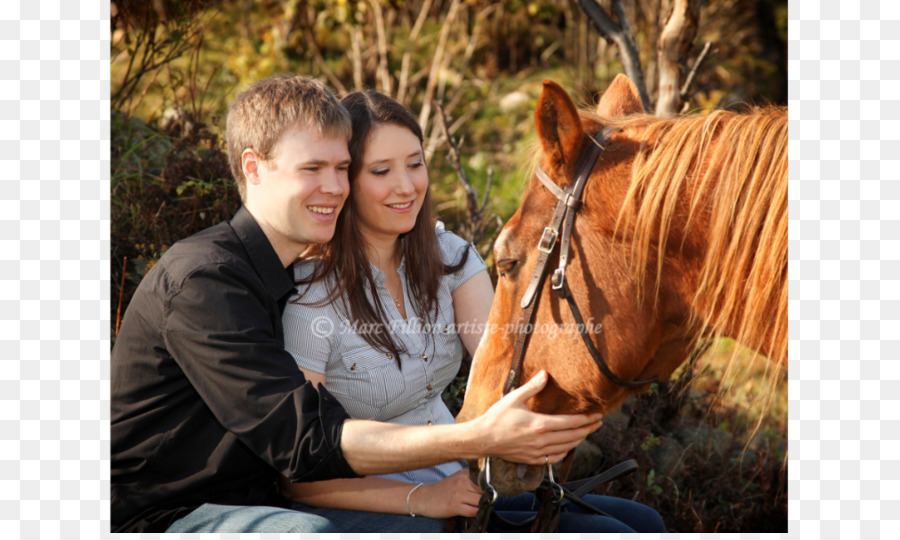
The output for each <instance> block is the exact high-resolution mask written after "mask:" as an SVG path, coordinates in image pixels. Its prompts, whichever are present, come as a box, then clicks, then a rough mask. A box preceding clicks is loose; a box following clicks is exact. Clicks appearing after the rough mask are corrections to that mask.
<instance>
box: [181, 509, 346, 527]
mask: <svg viewBox="0 0 900 540" xmlns="http://www.w3.org/2000/svg"><path fill="white" fill-rule="evenodd" d="M166 532H167V533H182V532H185V533H195V532H217V533H241V532H253V533H288V532H293V533H333V532H340V531H339V530H338V528H337V527H335V526H334V525H333V524H332V523H331V522H330V521H328V520H327V519H325V518H323V517H321V516H317V515H314V514H304V513H302V512H298V511H296V510H291V509H288V508H276V507H272V506H226V505H222V504H204V505H203V506H200V507H198V508H197V509H195V510H194V511H193V512H191V513H190V514H188V515H186V516H184V517H183V518H181V519H179V520H178V521H176V522H175V523H173V524H172V525H171V526H169V528H168V529H166Z"/></svg>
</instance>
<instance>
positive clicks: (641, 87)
mask: <svg viewBox="0 0 900 540" xmlns="http://www.w3.org/2000/svg"><path fill="white" fill-rule="evenodd" d="M578 5H579V6H581V9H582V11H584V13H585V14H586V15H587V16H588V18H590V20H591V22H592V23H593V24H594V28H596V29H597V31H598V32H600V34H601V35H602V36H603V37H604V38H605V39H606V41H607V43H615V44H616V47H618V49H619V59H620V60H621V61H622V67H623V69H625V75H627V76H628V78H629V79H631V82H633V83H634V85H635V86H637V89H638V93H639V94H640V96H641V103H642V104H643V106H644V110H646V111H649V110H650V95H649V94H648V93H647V83H646V82H645V81H644V70H643V69H642V68H641V57H640V54H639V53H638V50H637V45H636V44H635V42H634V35H633V34H632V32H631V23H629V22H628V17H627V16H626V15H625V8H624V7H623V6H622V1H621V0H613V4H612V7H613V12H614V13H615V14H616V18H618V19H619V22H618V24H616V23H615V22H614V21H613V20H612V19H611V18H610V17H609V15H608V14H607V13H606V10H604V9H603V8H602V7H601V6H600V5H599V4H598V3H597V2H596V0H578Z"/></svg>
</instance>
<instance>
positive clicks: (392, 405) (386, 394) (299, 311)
mask: <svg viewBox="0 0 900 540" xmlns="http://www.w3.org/2000/svg"><path fill="white" fill-rule="evenodd" d="M435 232H436V234H437V236H438V243H439V245H440V248H441V255H442V257H443V260H444V263H445V264H454V263H457V262H458V261H459V260H460V257H461V256H462V253H463V251H464V250H466V249H468V250H470V254H469V258H468V261H467V262H466V264H465V266H464V267H463V268H461V269H460V270H459V271H458V272H456V273H454V274H449V275H445V276H443V277H442V278H441V283H440V286H439V288H438V299H437V300H438V316H437V319H436V321H435V322H434V324H432V325H427V324H426V323H425V322H424V321H423V319H422V318H421V317H420V314H418V313H417V312H416V305H415V303H414V302H412V301H411V300H410V297H409V290H408V287H407V279H408V275H407V272H408V269H407V268H406V267H405V265H404V263H403V262H401V264H400V268H399V271H398V273H399V275H400V281H401V283H402V286H403V294H404V304H405V306H406V314H407V318H406V319H404V318H403V317H402V316H401V315H400V312H399V311H398V309H397V308H396V306H395V304H394V301H393V299H392V297H391V294H390V292H389V291H388V289H387V287H385V285H384V274H383V273H382V272H381V270H379V269H378V268H376V267H375V266H374V265H372V266H371V270H372V274H373V276H374V278H375V283H376V287H375V288H376V290H375V292H374V294H377V295H378V297H379V299H380V301H381V304H382V305H383V306H384V308H385V310H386V312H387V314H388V317H389V319H390V320H389V321H387V330H389V331H391V332H392V333H393V335H392V338H393V339H394V340H395V342H398V343H402V345H403V347H404V348H405V350H406V351H407V353H406V354H403V355H402V356H401V358H400V362H399V365H398V362H397V360H396V359H395V358H393V356H392V355H390V354H388V353H385V352H382V351H379V350H377V349H374V348H373V347H372V346H371V345H369V344H368V343H366V341H365V339H364V338H363V337H362V335H361V334H363V333H364V332H366V331H371V330H372V329H367V328H363V327H361V326H360V325H354V324H353V323H352V322H351V321H349V320H348V319H347V317H346V316H345V315H344V313H343V310H342V309H341V308H340V307H339V306H341V305H342V300H341V299H338V300H336V301H335V302H333V303H332V304H329V305H325V306H322V307H316V306H310V305H303V304H299V305H298V304H296V303H292V302H293V300H295V299H296V298H297V297H294V298H292V301H291V302H289V303H288V304H287V307H286V308H285V310H284V316H283V323H284V333H285V348H286V349H287V350H288V352H289V353H291V355H292V356H293V357H294V360H296V362H297V365H298V366H300V367H302V368H304V369H308V370H310V371H313V372H315V373H321V374H324V375H325V380H326V385H327V386H328V390H329V391H330V392H331V393H332V394H333V395H334V396H335V397H336V398H337V399H338V400H339V401H340V402H341V404H342V405H343V406H344V408H345V409H346V410H347V412H348V414H349V415H350V416H351V417H352V418H359V419H369V420H378V421H381V422H392V423H395V424H404V425H423V424H449V423H452V422H453V415H452V414H451V413H450V411H449V410H448V409H447V406H446V405H445V404H444V402H443V400H442V399H441V393H442V392H443V390H444V389H445V388H446V387H447V385H448V384H450V382H451V381H452V380H453V378H454V377H455V376H456V373H457V372H458V371H459V366H460V362H461V361H462V356H463V345H462V341H461V340H460V338H459V335H458V334H457V333H456V329H455V316H454V311H453V297H452V293H453V291H455V290H456V288H457V287H459V286H460V285H462V284H463V283H464V282H465V281H466V280H468V279H469V278H470V277H472V276H474V275H475V274H477V273H478V272H480V271H482V270H484V269H485V264H484V261H483V260H482V259H481V257H480V256H479V255H478V253H477V252H476V251H475V249H474V248H473V247H472V246H471V244H468V243H467V242H465V241H464V240H463V239H461V238H460V237H458V236H456V235H455V234H453V233H451V232H447V231H445V230H444V229H443V225H442V224H441V223H438V225H437V227H436V228H435ZM370 264H371V263H370ZM311 270H312V263H311V262H306V263H303V262H298V263H296V264H295V265H294V272H295V276H296V277H297V278H298V279H299V278H302V277H304V276H307V275H309V272H311ZM334 287H335V282H334V278H333V277H326V279H324V280H321V281H318V282H316V283H313V284H312V285H311V286H310V287H309V288H307V289H305V290H301V291H300V298H301V300H300V301H301V302H303V303H304V304H308V303H314V302H317V301H319V300H322V299H324V298H327V297H328V295H329V293H330V292H331V291H333V290H334ZM365 287H366V293H367V295H369V298H370V299H371V298H372V294H373V292H372V291H371V290H370V288H369V287H368V285H366V286H365ZM462 467H463V464H462V463H461V462H450V463H444V464H441V465H437V466H434V467H427V468H424V469H418V470H414V471H406V472H402V473H395V474H389V475H384V477H385V478H391V479H394V480H401V481H403V482H410V483H419V482H424V483H433V482H437V481H439V480H441V479H442V478H444V477H446V476H449V475H451V474H453V473H454V472H456V471H458V470H459V469H461V468H462Z"/></svg>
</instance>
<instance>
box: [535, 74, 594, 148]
mask: <svg viewBox="0 0 900 540" xmlns="http://www.w3.org/2000/svg"><path fill="white" fill-rule="evenodd" d="M534 125H535V127H536V128H537V134H538V138H539V139H540V141H541V147H542V148H543V150H544V155H546V156H547V157H549V158H550V159H551V160H553V162H554V163H555V164H562V163H574V162H575V160H576V159H577V158H578V153H579V152H580V151H581V145H582V143H583V142H584V130H583V129H582V127H581V117H580V116H579V115H578V110H577V109H576V108H575V104H574V103H572V99H571V98H570V97H569V94H567V93H566V91H565V90H563V89H562V87H561V86H559V85H558V84H556V83H555V82H553V81H550V80H545V81H544V89H543V90H542V91H541V96H540V97H539V98H538V101H537V109H536V110H535V112H534Z"/></svg>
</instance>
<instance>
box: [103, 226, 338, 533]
mask: <svg viewBox="0 0 900 540" xmlns="http://www.w3.org/2000/svg"><path fill="white" fill-rule="evenodd" d="M291 292H293V282H292V280H291V277H290V276H289V274H288V272H287V271H286V270H285V268H284V266H283V265H282V264H281V262H280V260H279V259H278V255H277V254H276V253H275V250H274V249H273V248H272V245H271V244H270V243H269V241H268V239H267V238H266V236H265V234H263V232H262V230H261V229H260V227H259V225H258V224H257V223H256V221H255V220H254V219H253V216H251V215H250V213H249V212H248V211H247V210H246V209H245V208H241V209H240V210H239V211H238V213H237V214H236V215H235V216H234V218H233V219H232V220H231V221H230V222H227V223H224V222H223V223H220V224H219V225H216V226H214V227H210V228H209V229H206V230H204V231H202V232H200V233H198V234H196V235H194V236H191V237H190V238H187V239H185V240H182V241H180V242H177V243H175V245H173V246H172V247H171V249H169V250H168V251H167V252H166V253H165V255H163V257H162V258H161V259H160V260H159V262H158V263H157V264H156V265H155V266H154V267H153V268H152V269H151V270H150V271H149V272H148V273H147V276H146V277H145V278H144V279H143V281H141V284H140V286H139V287H138V289H137V291H136V292H135V295H134V298H133V299H132V301H131V303H130V305H129V306H128V310H127V311H126V313H125V317H124V318H123V320H122V326H121V328H120V331H119V335H118V337H117V339H116V344H115V347H114V348H113V351H112V363H111V365H112V368H111V404H112V410H111V421H112V427H111V439H112V440H111V462H112V464H111V469H112V470H111V504H112V516H111V517H112V520H111V521H112V523H111V528H112V532H139V531H150V532H162V531H165V530H166V529H167V528H168V527H169V526H170V525H171V524H172V522H174V521H175V520H177V519H179V518H181V517H183V516H184V515H186V514H187V513H189V512H191V511H192V510H194V509H195V508H197V507H198V506H200V505H201V504H203V503H216V504H233V505H261V504H272V502H273V495H274V487H275V482H276V480H277V473H281V474H283V475H285V476H287V477H288V478H291V479H293V480H304V481H311V480H323V479H328V478H337V477H353V476H356V474H355V473H354V472H353V470H352V469H351V468H350V466H349V465H348V464H347V462H346V460H345V459H344V457H343V454H342V453H341V448H340V440H341V429H342V427H343V421H344V420H345V419H346V418H347V414H346V413H345V412H344V410H343V408H341V406H340V404H339V403H338V402H337V400H335V399H334V397H332V396H331V395H330V394H329V393H328V392H327V391H324V389H323V388H322V387H320V388H319V392H317V391H316V390H315V389H314V388H313V387H312V385H311V384H310V383H308V382H306V380H305V379H304V377H303V374H302V373H301V372H300V370H299V369H298V368H297V364H296V363H295V362H294V360H293V359H292V357H291V356H290V354H288V353H287V352H286V351H285V350H284V331H283V329H282V325H281V309H282V308H283V306H284V302H285V300H286V299H287V297H288V296H289V295H290V294H291ZM320 392H321V393H320ZM281 502H284V501H283V500H282V501H281Z"/></svg>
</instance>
